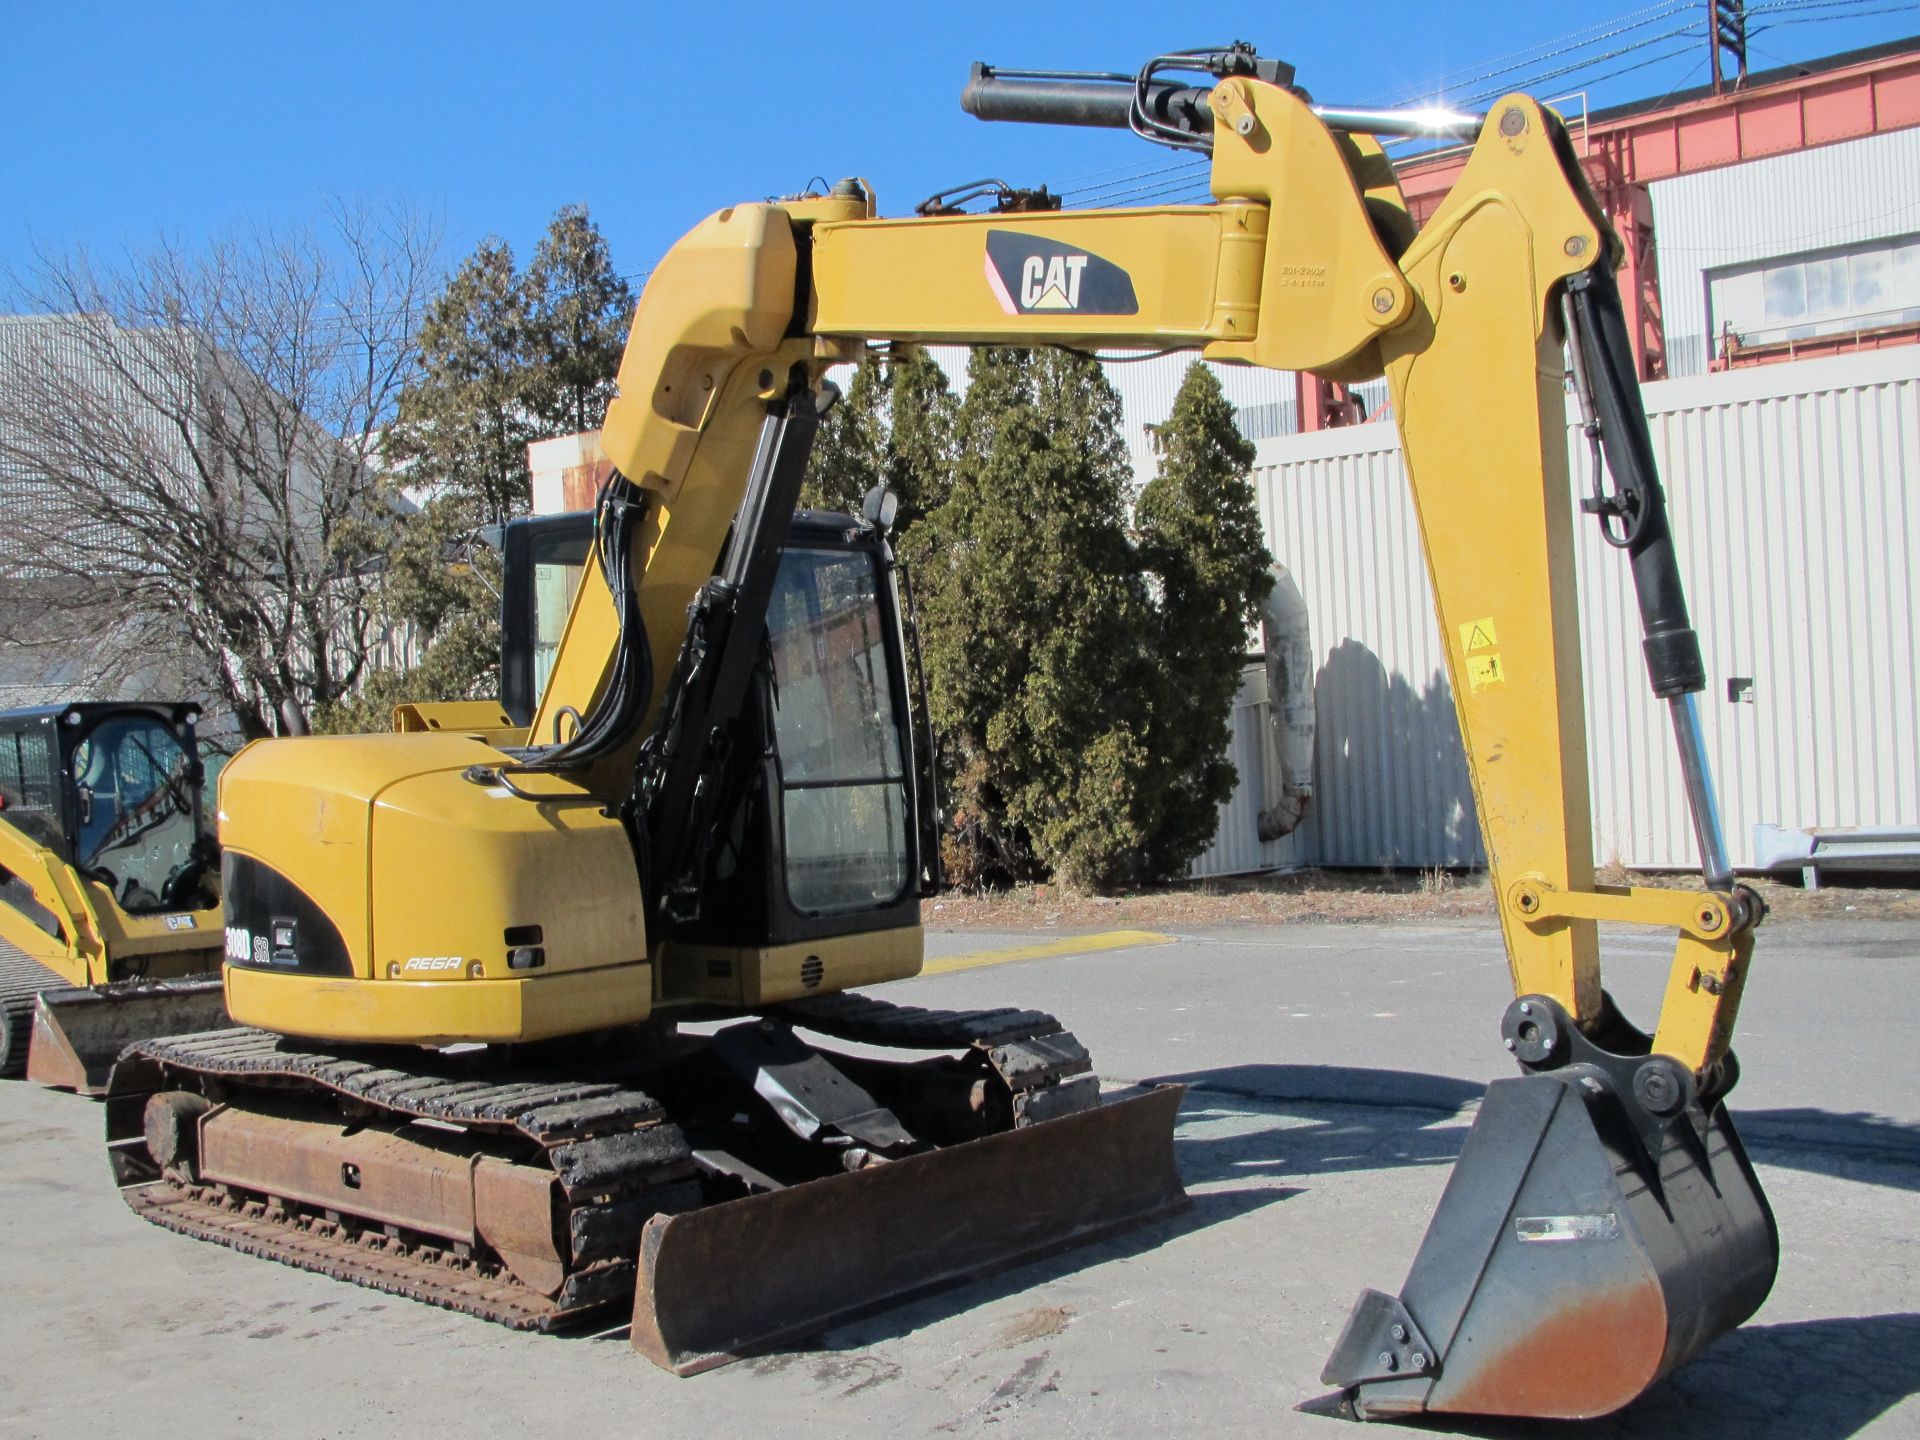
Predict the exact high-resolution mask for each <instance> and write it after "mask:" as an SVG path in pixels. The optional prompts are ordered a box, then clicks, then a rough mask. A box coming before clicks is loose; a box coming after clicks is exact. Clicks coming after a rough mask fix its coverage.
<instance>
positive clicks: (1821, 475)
mask: <svg viewBox="0 0 1920 1440" xmlns="http://www.w3.org/2000/svg"><path fill="white" fill-rule="evenodd" d="M1643 393H1644V396H1645V400H1646V405H1647V409H1648V412H1649V417H1650V420H1651V423H1652V428H1653V436H1654V443H1655V447H1656V450H1657V458H1658V460H1659V463H1660V467H1661V474H1662V477H1663V480H1664V482H1665V484H1666V487H1667V490H1668V494H1669V498H1670V502H1671V506H1672V512H1673V527H1674V533H1675V537H1676V539H1677V541H1678V543H1679V547H1680V563H1681V569H1682V572H1683V574H1684V576H1685V577H1686V580H1687V583H1688V597H1689V600H1690V602H1691V604H1692V607H1693V612H1694V623H1695V625H1696V627H1697V628H1698V629H1699V631H1700V635H1701V640H1702V643H1703V645H1704V647H1705V653H1706V662H1707V669H1708V677H1709V678H1708V686H1709V688H1708V691H1707V693H1706V695H1705V696H1703V697H1702V700H1703V703H1702V707H1701V708H1702V715H1703V718H1704V721H1705V728H1706V739H1707V748H1708V753H1709V756H1710V757H1711V760H1712V763H1713V766H1714V771H1715V775H1716V777H1717V780H1718V784H1719V791H1720V799H1721V805H1722V809H1723V813H1724V818H1725V824H1726V830H1727V840H1728V844H1729V848H1730V851H1731V853H1732V856H1733V859H1734V861H1735V863H1736V864H1740V865H1748V864H1751V863H1752V861H1753V852H1752V844H1751V840H1752V827H1753V826H1754V825H1755V824H1757V823H1772V824H1779V825H1786V826H1792V827H1804V826H1814V825H1819V826H1834V825H1874V824H1885V825H1892V824H1907V825H1911V824H1914V823H1916V822H1920V720H1917V719H1916V717H1917V716H1920V625H1917V624H1916V619H1915V617H1916V615H1920V347H1913V346H1908V347H1904V348H1900V349H1889V350H1876V351H1868V352H1864V353H1861V354H1856V355H1845V356H1837V357H1833V358H1828V359H1819V360H1807V361H1797V362H1794V363H1791V364H1782V365H1768V366H1760V367H1756V368H1751V369H1741V370H1735V371H1731V372H1728V373H1724V374H1713V375H1704V376H1699V377H1696V378H1693V379H1688V380H1671V381H1663V382H1658V383H1655V384H1651V385H1648V386H1646V387H1644V391H1643ZM1568 422H1569V434H1568V442H1569V452H1570V462H1571V465H1572V468H1573V474H1574V476H1575V477H1576V483H1580V481H1579V478H1578V477H1584V475H1585V474H1586V467H1587V463H1588V462H1587V456H1586V442H1585V439H1584V436H1582V435H1581V434H1580V432H1579V430H1578V428H1577V417H1576V416H1575V415H1574V414H1572V413H1571V411H1570V413H1569V417H1568ZM1255 480H1256V483H1257V485H1258V488H1259V495H1260V504H1261V512H1262V515H1263V517H1264V520H1265V524H1266V531H1267V540H1268V544H1269V546H1270V548H1271V549H1272V550H1273V552H1274V554H1275V556H1276V557H1277V558H1279V559H1280V560H1281V561H1282V562H1283V563H1284V564H1286V565H1287V566H1288V567H1289V569H1290V570H1291V571H1292V572H1293V575H1294V578H1295V580H1296V581H1297V582H1298V583H1299V585H1300V587H1301V589H1302V591H1303V593H1304V594H1305V596H1306V598H1307V602H1308V605H1309V608H1310V610H1311V612H1312V627H1313V642H1314V651H1315V655H1316V657H1317V660H1318V664H1319V671H1318V677H1317V681H1316V685H1315V702H1316V726H1317V736H1316V760H1315V769H1316V775H1315V781H1316V783H1315V791H1316V798H1315V802H1314V812H1313V814H1312V815H1311V817H1310V818H1309V819H1308V821H1307V822H1306V823H1305V824H1304V825H1303V826H1302V829H1301V832H1300V834H1299V835H1298V836H1296V837H1292V838H1290V839H1289V840H1288V841H1285V842H1281V843H1278V844H1266V845H1263V844H1261V843H1260V841H1259V840H1258V837H1257V835H1256V834H1255V833H1254V830H1253V826H1252V823H1251V815H1252V813H1253V810H1252V809H1249V804H1248V802H1249V799H1252V800H1255V801H1257V798H1258V796H1259V794H1260V793H1261V789H1262V786H1263V783H1264V781H1263V776H1264V774H1265V773H1267V772H1266V771H1264V770H1261V769H1255V768H1249V767H1248V765H1247V764H1246V763H1245V762H1244V761H1243V760H1242V759H1241V756H1242V755H1246V756H1248V757H1253V756H1255V755H1258V754H1260V752H1261V746H1262V744H1263V737H1262V735H1261V734H1260V731H1261V729H1262V727H1263V725H1264V707H1263V704H1262V701H1263V700H1264V694H1263V685H1262V683H1261V682H1260V681H1259V680H1258V679H1253V680H1250V683H1249V687H1248V690H1247V691H1246V693H1245V694H1243V697H1242V703H1241V706H1240V709H1239V712H1238V713H1237V714H1236V716H1235V732H1236V741H1235V745H1236V749H1235V761H1236V764H1238V765H1239V766H1240V769H1241V775H1242V792H1243V793H1242V795H1240V796H1236V797H1235V799H1234V800H1233V801H1232V802H1230V803H1229V804H1228V805H1227V806H1226V807H1223V810H1222V824H1221V830H1220V832H1219V834H1218V836H1217V837H1216V839H1215V842H1214V846H1213V848H1212V850H1210V851H1209V852H1208V853H1207V854H1206V855H1205V856H1203V857H1202V858H1201V860H1200V862H1199V863H1198V864H1197V865H1196V866H1195V873H1197V874H1202V875H1210V874H1229V873H1235V872H1238V871H1245V870H1251V869H1258V868H1266V867H1269V866H1275V865H1284V864H1289V863H1301V862H1306V863H1314V864H1324V865H1396V866H1439V865H1462V864H1473V863H1477V862H1478V861H1479V860H1480V859H1481V858H1482V857H1481V852H1480V849H1479V840H1478V834H1477V830H1476V828H1475V826H1474V823H1473V820H1472V802H1471V798H1470V796H1469V792H1468V787H1467V780H1466V770H1465V765H1464V761H1463V760H1462V759H1461V756H1460V742H1459V734H1458V730H1457V727H1456V724H1455V720H1454V713H1453V701H1452V697H1451V693H1450V690H1449V688H1448V685H1447V682H1446V679H1445V673H1444V671H1445V662H1444V658H1443V652H1442V650H1441V642H1440V636H1439V633H1438V629H1437V626H1436V624H1435V621H1434V616H1433V609H1432V604H1431V602H1430V600H1429V598H1428V586H1427V579H1426V569H1425V563H1424V561H1423V559H1422V556H1421V552H1420V543H1419V535H1418V531H1417V529H1416V527H1415V525H1414V520H1413V509H1412V502H1411V499H1410V497H1409V495H1408V493H1407V486H1406V479H1405V474H1404V471H1403V470H1402V468H1401V462H1400V454H1399V444H1398V439H1397V436H1396V433H1395V431H1394V428H1393V427H1392V426H1391V425H1386V424H1375V425H1364V426H1357V427H1353V428H1349V429H1344V430H1331V431H1322V432H1319V433H1317V434H1312V435H1297V436H1291V437H1287V438H1284V439H1276V440H1267V441H1262V442H1260V445H1259V459H1258V462H1257V469H1256V473H1255ZM1569 503H1571V500H1570V501H1569ZM1577 533H1578V534H1579V536H1580V541H1579V548H1578V567H1579V584H1580V596H1581V611H1582V617H1583V620H1582V628H1583V639H1584V664H1585V669H1586V680H1587V687H1586V688H1587V716H1588V730H1589V735H1590V747H1591V770H1592V785H1593V792H1594V838H1595V853H1596V855H1597V857H1598V858H1599V859H1600V860H1602V861H1606V860H1609V859H1617V860H1619V861H1621V862H1622V863H1624V864H1627V865H1630V866H1638V867H1647V868H1656V867H1675V868H1688V867H1691V866H1692V865H1693V864H1694V863H1695V860H1696V854H1695V848H1694V841H1693V836H1692V831H1691V828H1690V826H1689V823H1688V819H1687V815H1686V811H1685V807H1684V803H1683V800H1682V790H1681V785H1680V778H1679V775H1678V770H1677V765H1676V762H1675V760H1674V754H1673V741H1672V735H1671V731H1670V729H1669V727H1668V722H1667V717H1666V714H1665V710H1664V708H1663V707H1661V706H1660V705H1658V704H1657V703H1656V702H1655V701H1654V699H1653V697H1652V695H1651V694H1650V692H1649V690H1648V686H1647V681H1646V675H1645V670H1644V667H1643V665H1642V662H1641V658H1640V645H1639V640H1640V630H1639V620H1638V616H1637V613H1636V611H1635V608H1634V600H1633V594H1632V589H1631V578H1630V576H1629V574H1628V572H1627V569H1626V566H1625V564H1624V563H1623V562H1622V560H1621V558H1620V556H1619V555H1618V554H1617V553H1616V552H1614V551H1612V550H1610V549H1608V547H1607V546H1606V545H1605V544H1604V543H1603V542H1602V541H1601V539H1600V537H1599V535H1598V532H1597V527H1595V525H1594V524H1593V522H1592V521H1590V520H1586V519H1585V518H1584V517H1582V518H1581V519H1579V521H1578V530H1577ZM1254 808H1255V809H1257V804H1256V805H1255V806H1254Z"/></svg>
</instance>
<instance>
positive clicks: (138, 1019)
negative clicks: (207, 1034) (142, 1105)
mask: <svg viewBox="0 0 1920 1440" xmlns="http://www.w3.org/2000/svg"><path fill="white" fill-rule="evenodd" d="M226 1023H227V1004H226V996H225V994H224V992H223V991H222V989H221V985H220V977H219V976H217V975H195V976H191V977H188V978H183V979H179V980H124V981H119V982H116V983H115V984H112V985H101V986H97V987H92V988H88V987H78V986H76V987H62V988H60V989H49V990H42V991H41V992H40V995H39V998H38V1000H37V1001H36V1002H35V1005H34V1012H33V1041H32V1045H31V1047H30V1048H29V1049H28V1052H27V1079H29V1080H31V1081H33V1082H34V1083H35V1084H36V1085H44V1086H46V1087H47V1088H49V1089H52V1090H71V1091H73V1092H75V1093H76V1094H79V1095H104V1094H105V1093H106V1090H107V1075H108V1073H109V1072H110V1071H111V1070H112V1069H113V1062H114V1061H115V1060H116V1059H118V1058H119V1056H120V1052H121V1051H122V1050H125V1049H126V1048H127V1046H129V1045H131V1044H133V1043H134V1042H135V1041H136V1040H153V1039H157V1038H159V1037H160V1036H163V1035H190V1034H194V1033H197V1032H199V1031H202V1030H217V1029H219V1028H221V1027H222V1026H224V1025H226Z"/></svg>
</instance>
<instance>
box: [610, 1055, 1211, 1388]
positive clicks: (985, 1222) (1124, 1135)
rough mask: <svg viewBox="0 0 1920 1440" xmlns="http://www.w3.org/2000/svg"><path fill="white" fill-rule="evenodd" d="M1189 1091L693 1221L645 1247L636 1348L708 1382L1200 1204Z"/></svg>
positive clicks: (652, 1234)
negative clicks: (856, 1319) (717, 1370)
mask: <svg viewBox="0 0 1920 1440" xmlns="http://www.w3.org/2000/svg"><path fill="white" fill-rule="evenodd" d="M1183 1093H1184V1087H1182V1086H1178V1085H1170V1086H1166V1087H1163V1088H1161V1089H1158V1090H1154V1091H1152V1092H1150V1093H1148V1094H1146V1095H1141V1096H1138V1097H1136V1098H1134V1099H1131V1100H1122V1101H1118V1102H1116V1103H1114V1104H1110V1105H1100V1106H1096V1107H1094V1108H1093V1109H1091V1110H1086V1111H1082V1112H1081V1113H1079V1114H1077V1115H1070V1116H1067V1117H1064V1118H1062V1119H1058V1120H1048V1121H1045V1122H1043V1123H1041V1124H1038V1125H1030V1126H1027V1127H1026V1128H1024V1129H1019V1130H1010V1131H1007V1132H1005V1133H1003V1134H999V1135H993V1136H989V1137H987V1138H985V1139H981V1140H970V1141H968V1142H966V1143H965V1144H960V1145H954V1146H950V1147H948V1148H946V1149H942V1150H934V1151H929V1152H927V1153H925V1154H921V1155H915V1156H912V1157H909V1158H907V1159H904V1160H897V1161H894V1162H892V1163H890V1164H879V1165H873V1166H870V1167H868V1168H867V1169H865V1170H861V1171H857V1172H854V1173H851V1174H847V1175H840V1176H834V1177H832V1178H830V1179H825V1180H814V1181H809V1182H807V1183H806V1184H802V1185H796V1186H793V1187H792V1188H790V1189H786V1190H777V1191H772V1192H769V1193H767V1194H761V1195H753V1196H749V1197H747V1198H746V1199H742V1200H733V1201H728V1202H726V1203H724V1204H720V1205H714V1206H709V1207H708V1208H706V1209H704V1210H694V1211H689V1212H687V1213H685V1214H680V1215H657V1216H655V1217H654V1218H653V1219H651V1220H649V1221H648V1222H647V1225H646V1229H645V1230H644V1231H643V1232H642V1234H641V1239H640V1281H639V1287H638V1290H637V1293H636V1295H635V1297H634V1310H633V1347H634V1349H636V1350H638V1351H639V1352H640V1353H641V1354H642V1355H645V1356H646V1357H647V1358H648V1359H649V1360H651V1361H653V1362H654V1363H655V1364H656V1365H660V1366H662V1367H664V1368H665V1369H668V1370H672V1371H673V1372H674V1373H675V1374H678V1375H694V1374H698V1373H699V1372H700V1371H702V1370H710V1369H712V1368H714V1367H715V1366H718V1365H724V1364H726V1363H728V1362H729V1361H731V1360H735V1359H738V1358H739V1357H740V1356H741V1355H742V1354H744V1353H746V1352H748V1351H750V1350H754V1349H759V1348H762V1347H764V1346H767V1345H771V1344H776V1343H779V1342H781V1341H786V1340H794V1339H798V1338H800V1337H802V1336H805V1335H811V1334H814V1333H816V1332H818V1331H820V1330H823V1329H825V1328H827V1327H828V1326H829V1325H832V1324H834V1323H836V1322H838V1321H841V1320H845V1319H848V1318H850V1317H852V1316H854V1315H858V1314H862V1313H865V1312H868V1311H872V1310H877V1309H880V1308H881V1307H883V1306H886V1305H890V1304H894V1303H897V1302H898V1301H901V1300H904V1299H906V1298H907V1297H909V1296H912V1295H916V1294H920V1293H922V1292H925V1291H929V1290H933V1289H937V1288H939V1287H941V1286H944V1285H950V1284H955V1283H958V1282H960V1281H964V1280H970V1279H973V1278H974V1277H975V1276H979V1275H985V1274H989V1273H991V1272H993V1271H995V1270H1000V1269H1004V1268H1005V1267H1007V1266H1009V1265H1014V1264H1018V1263H1020V1262H1022V1261H1026V1260H1032V1259H1036V1258H1038V1257H1040V1256H1043V1255H1047V1254H1050V1253H1052V1252H1054V1251H1058V1250H1065V1249H1068V1248H1070V1247H1072V1246H1075V1245H1081V1244H1085V1243H1088V1242H1090V1241H1093V1240H1098V1239H1101V1238H1103V1237H1105V1236H1107V1235H1111V1234H1113V1233H1114V1232H1116V1231H1118V1230H1122V1229H1125V1228H1126V1227H1128V1226H1130V1225H1137V1224H1140V1223H1141V1222H1143V1221H1146V1220H1151V1219H1153V1218H1154V1217H1156V1216H1160V1215H1165V1214H1168V1213H1170V1212H1172V1211H1174V1210H1177V1209H1179V1208H1180V1207H1181V1206H1183V1205H1185V1204H1186V1203H1187V1195H1186V1191H1185V1190H1184V1189H1183V1188H1182V1187H1181V1184H1180V1175H1179V1171H1178V1170H1177V1168H1176V1167H1175V1165H1174V1159H1173V1126H1174V1117H1175V1115H1176V1114H1177V1112H1178V1111H1179V1108H1180V1097H1181V1095H1182V1094H1183Z"/></svg>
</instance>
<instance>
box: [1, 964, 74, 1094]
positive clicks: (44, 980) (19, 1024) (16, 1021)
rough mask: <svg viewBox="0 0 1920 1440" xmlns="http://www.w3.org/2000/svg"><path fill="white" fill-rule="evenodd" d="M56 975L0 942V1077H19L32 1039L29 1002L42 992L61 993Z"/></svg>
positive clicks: (62, 983)
mask: <svg viewBox="0 0 1920 1440" xmlns="http://www.w3.org/2000/svg"><path fill="white" fill-rule="evenodd" d="M66 987H67V982H66V980H65V979H63V978H62V977H61V976H60V975H58V974H57V973H55V972H54V971H52V970H49V969H48V968H47V967H46V966H44V965H42V964H41V963H40V962H39V961H38V960H35V959H32V958H31V957H29V956H28V954H27V952H26V951H24V950H22V949H20V948H18V947H17V946H14V945H10V944H8V943H7V942H6V941H5V940H0V1076H14V1075H23V1074H25V1073H26V1069H27V1045H28V1043H29V1041H30V1040H31V1039H32V1037H33V1002H34V998H35V997H36V996H38V995H39V993H40V992H41V991H42V990H64V989H65V988H66Z"/></svg>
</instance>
